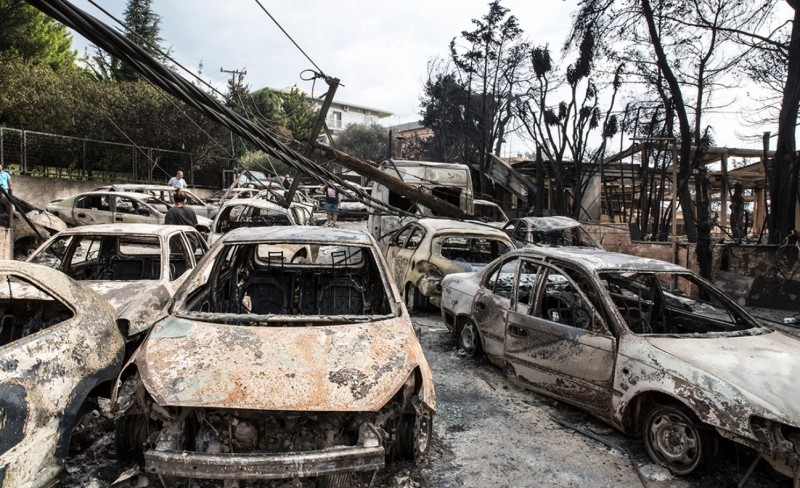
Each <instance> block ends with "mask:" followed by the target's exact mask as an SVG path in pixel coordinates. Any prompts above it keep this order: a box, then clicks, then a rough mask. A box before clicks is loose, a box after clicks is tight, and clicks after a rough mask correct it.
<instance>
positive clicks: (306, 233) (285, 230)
mask: <svg viewBox="0 0 800 488" xmlns="http://www.w3.org/2000/svg"><path fill="white" fill-rule="evenodd" d="M221 240H223V241H225V242H226V243H239V242H242V243H244V242H254V241H256V242H257V241H264V242H287V243H305V242H317V243H331V244H359V245H372V239H370V237H369V234H367V233H366V232H364V231H361V230H355V229H339V228H331V227H312V226H307V225H292V226H276V227H242V228H239V229H234V230H232V231H230V232H228V233H227V234H225V235H224V236H222V237H221Z"/></svg>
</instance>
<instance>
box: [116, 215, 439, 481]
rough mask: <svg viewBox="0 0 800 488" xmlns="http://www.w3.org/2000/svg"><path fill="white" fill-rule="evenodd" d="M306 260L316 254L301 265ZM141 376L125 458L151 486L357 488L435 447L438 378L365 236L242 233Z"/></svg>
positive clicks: (177, 315)
mask: <svg viewBox="0 0 800 488" xmlns="http://www.w3.org/2000/svg"><path fill="white" fill-rule="evenodd" d="M287 247H288V251H287ZM298 248H302V249H310V250H311V252H310V253H309V254H307V255H305V256H303V258H302V259H296V256H295V254H296V251H295V249H298ZM133 366H134V367H135V369H136V371H137V372H136V374H135V375H134V376H131V377H130V378H129V379H128V380H126V381H133V382H134V385H135V386H134V387H133V388H132V390H133V391H136V392H137V394H136V398H137V401H136V402H135V403H134V405H133V406H132V407H130V408H129V409H127V414H126V415H125V416H124V417H123V418H122V420H121V421H120V422H119V424H118V426H117V435H116V444H117V452H118V453H120V454H121V455H123V456H125V455H128V456H131V457H134V458H138V459H139V460H140V461H143V462H144V468H145V470H146V472H148V473H154V474H158V475H160V476H171V477H189V478H202V479H226V480H256V479H281V478H286V479H298V478H309V477H310V478H316V477H322V480H321V482H324V483H328V485H330V486H345V485H344V484H342V483H345V482H346V480H347V479H350V477H361V475H362V474H363V475H364V478H366V480H367V481H369V479H371V478H372V477H373V476H374V474H375V472H376V471H377V470H378V469H380V468H381V467H383V466H384V463H385V461H386V460H387V459H417V458H418V457H419V456H422V455H424V454H425V452H426V451H427V449H428V446H429V441H430V436H431V429H432V420H433V414H434V411H435V408H436V399H435V394H434V390H433V383H432V378H431V372H430V369H429V368H428V364H427V362H426V361H425V357H424V355H423V353H422V349H421V347H420V344H419V342H418V341H417V337H416V334H415V332H414V329H413V327H412V324H411V320H410V317H409V315H408V312H407V311H406V309H405V307H404V306H403V304H402V300H401V297H400V295H399V293H398V292H397V289H396V288H395V287H394V285H393V284H392V283H391V281H390V279H389V276H388V271H387V269H386V264H385V261H384V260H383V257H382V256H381V254H380V251H379V249H378V247H377V244H376V242H375V240H374V239H373V238H372V237H371V236H369V235H368V234H366V233H364V232H359V231H347V230H341V229H329V228H320V227H266V228H263V227H262V228H241V229H236V230H233V231H231V232H230V233H228V234H226V235H225V236H223V237H221V238H220V240H219V241H217V243H216V244H215V245H214V246H213V247H212V248H211V250H210V251H209V254H208V255H207V256H206V258H205V259H204V260H203V261H202V262H201V264H200V265H199V266H198V267H197V268H196V269H195V270H194V271H193V272H192V274H191V275H190V276H189V278H188V279H187V281H186V282H185V283H184V284H183V286H182V287H181V289H180V290H179V291H178V293H177V294H176V295H175V298H174V301H173V303H172V305H171V307H170V310H169V314H168V316H166V317H165V318H164V319H163V320H161V321H159V322H158V323H156V324H155V325H154V326H153V328H152V330H151V332H150V334H149V335H148V337H147V339H146V340H145V341H144V343H143V344H142V346H141V347H140V348H139V350H138V351H137V353H136V358H135V363H134V365H133ZM124 386H125V385H124V383H123V388H122V389H124ZM121 409H122V407H121ZM326 486H327V485H326Z"/></svg>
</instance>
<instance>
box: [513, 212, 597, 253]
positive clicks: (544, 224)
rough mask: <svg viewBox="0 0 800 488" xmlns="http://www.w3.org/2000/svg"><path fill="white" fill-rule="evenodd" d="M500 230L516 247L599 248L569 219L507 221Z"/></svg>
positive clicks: (555, 217) (542, 218)
mask: <svg viewBox="0 0 800 488" xmlns="http://www.w3.org/2000/svg"><path fill="white" fill-rule="evenodd" d="M502 230H503V232H505V233H506V234H507V235H508V237H510V238H511V240H513V241H514V245H515V246H517V247H525V246H556V247H558V246H581V247H596V248H598V249H599V248H600V247H601V246H600V244H598V243H597V241H595V240H594V238H593V237H592V235H591V234H589V233H588V232H587V231H586V229H584V228H583V226H581V223H580V222H578V221H577V220H575V219H571V218H569V217H563V216H554V217H523V218H520V219H513V220H509V221H508V222H507V223H506V224H505V225H503V226H502Z"/></svg>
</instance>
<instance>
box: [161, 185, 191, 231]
mask: <svg viewBox="0 0 800 488" xmlns="http://www.w3.org/2000/svg"><path fill="white" fill-rule="evenodd" d="M164 223H165V224H167V225H188V226H191V227H194V226H195V225H197V214H195V213H194V209H193V208H192V207H187V206H186V195H184V194H183V193H181V192H177V193H176V194H175V206H174V207H172V208H170V209H169V210H167V215H166V217H164Z"/></svg>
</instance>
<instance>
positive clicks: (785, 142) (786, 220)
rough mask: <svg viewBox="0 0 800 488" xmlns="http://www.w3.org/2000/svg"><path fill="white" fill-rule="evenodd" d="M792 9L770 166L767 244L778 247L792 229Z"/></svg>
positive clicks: (798, 36) (795, 48)
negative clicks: (783, 80) (783, 83)
mask: <svg viewBox="0 0 800 488" xmlns="http://www.w3.org/2000/svg"><path fill="white" fill-rule="evenodd" d="M787 3H788V4H789V5H790V6H791V7H792V8H793V9H794V19H793V22H792V35H791V38H790V40H789V56H788V59H789V65H788V68H787V73H786V84H785V85H784V88H783V103H782V104H781V112H780V116H779V119H778V143H777V147H776V148H775V160H774V163H773V166H772V181H771V185H770V186H771V188H770V193H771V199H770V200H771V205H770V206H771V207H772V212H771V216H772V218H771V219H770V221H769V222H770V224H771V225H770V229H769V242H770V243H771V244H780V243H782V242H783V240H784V239H785V238H786V237H787V236H789V235H790V234H791V233H792V231H793V230H794V228H795V207H796V205H797V185H798V182H797V180H798V159H797V153H796V141H795V130H796V128H797V111H798V108H800V0H787Z"/></svg>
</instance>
